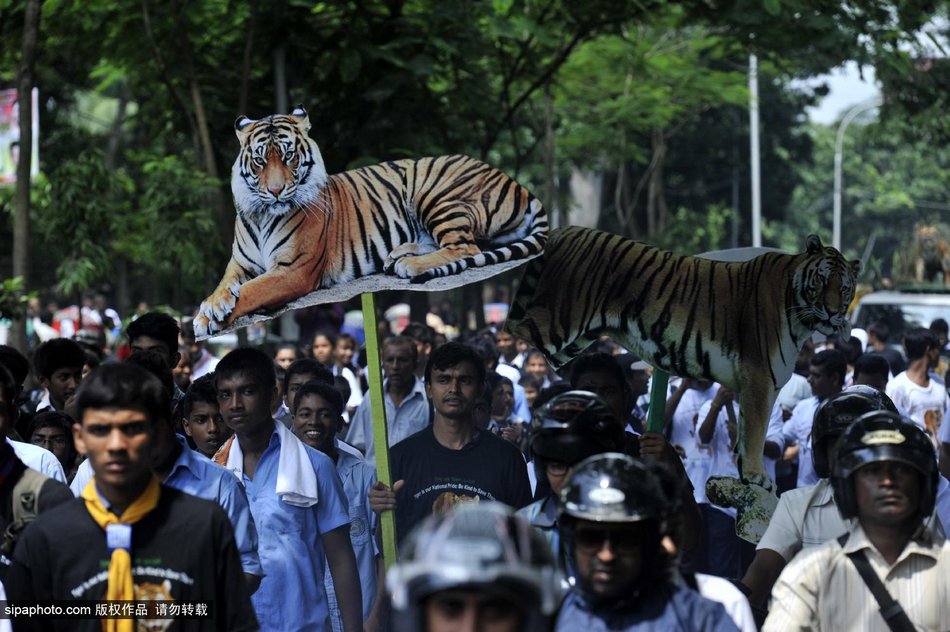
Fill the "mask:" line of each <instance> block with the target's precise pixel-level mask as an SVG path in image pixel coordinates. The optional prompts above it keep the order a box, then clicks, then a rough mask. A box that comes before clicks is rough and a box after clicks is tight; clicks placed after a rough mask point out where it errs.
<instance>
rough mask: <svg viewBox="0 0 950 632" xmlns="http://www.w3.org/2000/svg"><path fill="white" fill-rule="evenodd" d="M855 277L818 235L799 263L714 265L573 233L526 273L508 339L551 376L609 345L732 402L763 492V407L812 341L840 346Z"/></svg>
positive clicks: (558, 233) (746, 461)
mask: <svg viewBox="0 0 950 632" xmlns="http://www.w3.org/2000/svg"><path fill="white" fill-rule="evenodd" d="M858 269H859V263H858V262H857V261H853V262H849V261H847V260H845V259H844V257H842V255H841V253H840V252H838V251H837V250H835V249H834V248H826V247H823V246H822V244H821V240H820V239H819V238H818V237H817V236H815V235H811V236H809V237H808V239H807V240H806V250H805V252H803V253H801V254H796V255H788V254H783V253H778V252H769V253H765V254H762V255H759V256H758V257H755V258H754V259H751V260H749V261H743V262H722V261H711V260H708V259H700V258H698V257H690V256H684V255H678V254H675V253H672V252H668V251H665V250H661V249H659V248H656V247H654V246H651V245H649V244H645V243H641V242H637V241H633V240H631V239H625V238H623V237H619V236H617V235H611V234H609V233H605V232H600V231H597V230H592V229H588V228H580V227H576V226H574V227H569V228H564V229H558V230H555V231H552V233H551V236H550V239H549V240H548V243H547V246H546V247H545V250H544V253H543V254H542V255H541V256H540V257H538V258H537V259H534V260H533V261H531V262H530V263H529V264H528V265H527V266H526V270H525V273H524V277H523V279H522V283H521V287H520V288H519V290H518V294H517V296H516V298H515V300H514V303H513V305H512V307H511V311H510V313H509V315H508V320H507V323H506V328H507V329H508V331H509V332H510V333H512V334H513V335H515V336H518V337H520V338H523V339H525V340H528V341H530V342H532V343H533V344H534V345H535V346H536V347H538V348H539V349H540V350H541V351H542V352H543V353H544V354H545V355H546V356H547V358H548V359H549V360H550V362H551V363H552V364H553V365H554V366H556V367H559V366H561V365H563V364H564V363H566V362H567V361H568V360H570V359H571V358H572V357H574V356H576V355H577V354H579V353H580V352H581V351H582V350H583V349H584V348H585V347H587V346H588V345H589V344H591V342H593V341H594V340H596V339H597V338H598V336H601V335H610V336H612V337H613V338H614V339H615V340H616V341H617V342H619V343H620V344H622V345H623V346H625V347H627V348H628V349H630V350H631V351H633V352H634V353H636V354H638V355H640V357H642V358H644V359H645V360H647V361H648V362H650V364H652V365H653V366H654V367H657V368H660V369H663V370H665V371H668V372H670V373H673V374H675V375H680V376H683V377H692V378H702V379H706V380H715V381H717V382H720V383H721V384H723V385H725V386H726V387H727V388H730V389H732V390H734V391H736V392H737V393H738V394H739V403H740V405H739V411H740V422H739V456H740V459H741V461H740V467H741V472H742V477H743V480H745V481H747V482H750V483H754V484H756V485H760V486H761V487H763V488H765V489H766V490H771V489H772V483H771V480H770V479H769V477H768V475H767V474H766V472H765V468H764V465H763V462H762V450H763V448H764V446H765V432H766V429H767V425H768V419H769V413H770V411H771V409H772V404H773V403H774V400H775V397H776V395H777V392H778V390H779V389H780V388H781V387H782V386H783V385H784V384H785V382H787V381H788V379H789V378H790V377H791V375H792V371H793V369H794V367H795V358H796V357H797V354H798V350H799V349H800V348H801V346H802V344H804V342H805V339H806V338H808V337H809V336H810V335H811V334H812V332H814V331H816V330H817V331H820V332H821V333H823V334H826V335H832V334H840V335H843V336H847V335H849V331H850V326H849V325H848V320H847V318H846V310H847V307H848V305H849V304H850V302H851V298H852V296H853V295H854V286H855V278H856V276H857V273H858Z"/></svg>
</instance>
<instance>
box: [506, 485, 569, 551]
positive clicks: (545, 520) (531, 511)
mask: <svg viewBox="0 0 950 632" xmlns="http://www.w3.org/2000/svg"><path fill="white" fill-rule="evenodd" d="M515 513H516V514H518V515H519V516H520V517H522V518H524V519H525V520H527V521H528V522H529V523H531V526H532V527H534V528H535V529H536V530H537V532H538V533H540V534H541V536H542V537H543V538H544V539H545V541H546V542H547V543H548V546H550V547H551V555H553V556H554V559H555V560H557V561H558V563H559V564H561V569H562V570H566V569H565V567H564V564H563V562H564V559H563V556H562V555H561V548H560V547H561V538H560V534H559V533H558V530H557V501H556V500H555V499H554V496H550V495H549V496H547V497H546V498H542V499H541V500H536V501H534V502H533V503H531V504H530V505H528V506H527V507H522V508H521V509H519V510H518V511H516V512H515Z"/></svg>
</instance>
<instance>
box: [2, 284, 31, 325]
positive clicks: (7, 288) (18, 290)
mask: <svg viewBox="0 0 950 632" xmlns="http://www.w3.org/2000/svg"><path fill="white" fill-rule="evenodd" d="M32 298H36V292H26V291H24V283H23V277H13V278H12V279H3V281H0V318H8V319H11V320H12V319H16V318H22V317H23V316H24V315H25V314H26V308H27V304H28V303H29V302H30V299H32Z"/></svg>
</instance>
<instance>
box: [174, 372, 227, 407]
mask: <svg viewBox="0 0 950 632" xmlns="http://www.w3.org/2000/svg"><path fill="white" fill-rule="evenodd" d="M199 402H203V403H205V404H213V405H215V406H217V405H218V395H217V391H215V390H214V374H213V373H208V374H207V375H202V376H201V377H199V378H198V379H197V380H195V381H194V382H192V383H191V386H189V387H188V392H187V393H185V397H184V398H182V400H181V412H182V415H184V416H185V417H187V416H188V415H190V414H191V411H192V409H193V408H194V406H195V404H197V403H199Z"/></svg>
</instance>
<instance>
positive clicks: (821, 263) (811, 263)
mask: <svg viewBox="0 0 950 632" xmlns="http://www.w3.org/2000/svg"><path fill="white" fill-rule="evenodd" d="M805 246H806V258H805V260H804V261H803V262H802V263H800V264H799V266H798V268H797V269H796V270H795V275H794V277H793V280H792V288H793V291H794V294H795V302H794V303H793V305H792V307H791V310H792V316H793V317H794V318H795V319H796V320H798V321H800V322H801V324H802V325H804V326H805V327H806V328H808V329H809V330H815V331H819V332H821V333H823V334H825V335H826V336H831V335H835V334H838V335H842V336H847V335H849V334H850V326H849V324H848V317H847V310H848V306H849V305H850V304H851V300H852V299H853V298H854V287H855V281H856V279H857V276H858V272H859V271H860V269H861V264H860V262H858V261H848V260H846V259H845V258H844V257H843V256H842V254H841V253H840V252H838V251H837V250H836V249H834V248H830V247H828V248H826V247H824V246H822V244H821V240H820V239H819V238H818V236H817V235H809V237H808V239H807V240H806V242H805Z"/></svg>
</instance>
